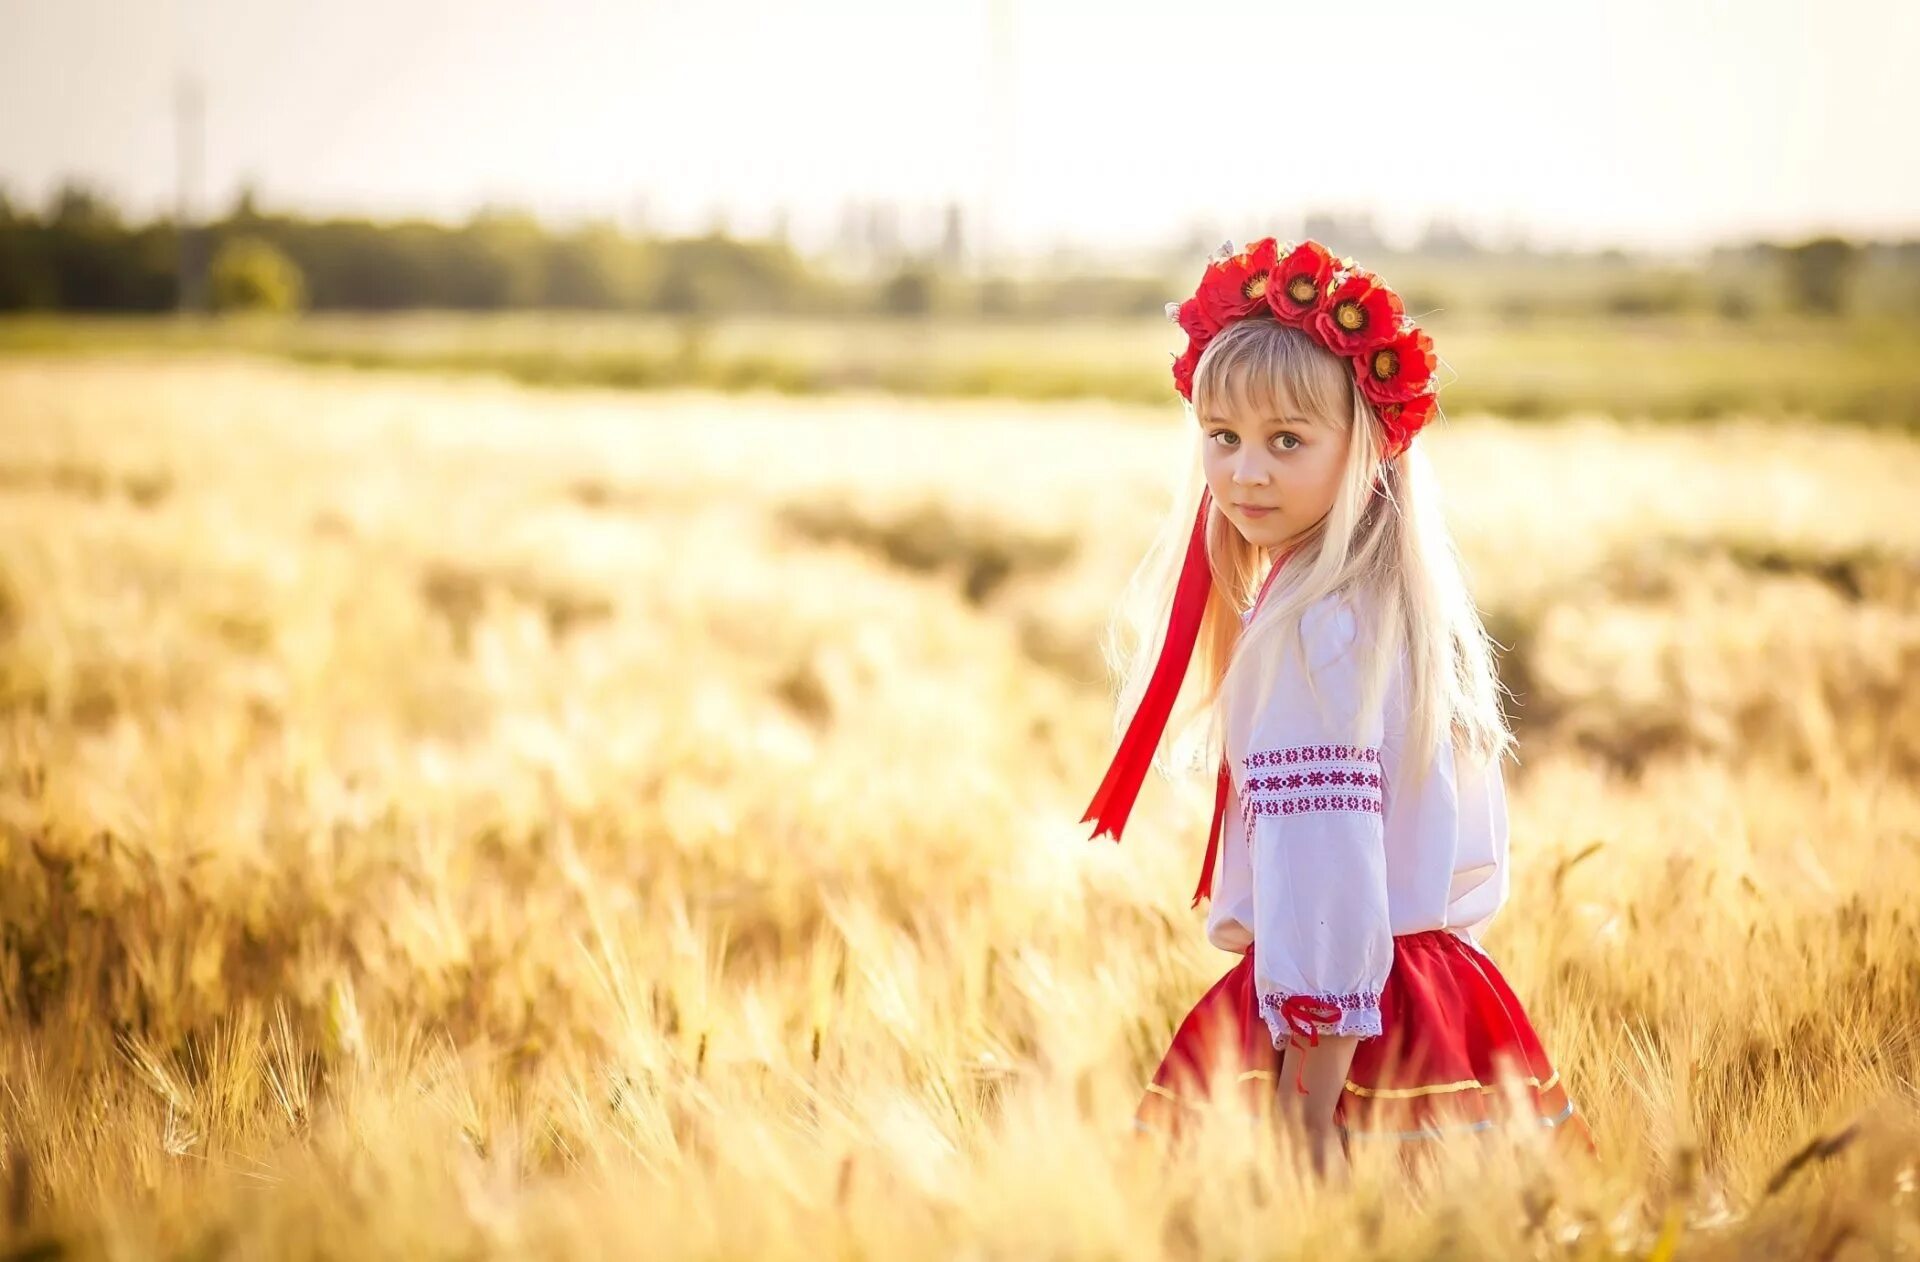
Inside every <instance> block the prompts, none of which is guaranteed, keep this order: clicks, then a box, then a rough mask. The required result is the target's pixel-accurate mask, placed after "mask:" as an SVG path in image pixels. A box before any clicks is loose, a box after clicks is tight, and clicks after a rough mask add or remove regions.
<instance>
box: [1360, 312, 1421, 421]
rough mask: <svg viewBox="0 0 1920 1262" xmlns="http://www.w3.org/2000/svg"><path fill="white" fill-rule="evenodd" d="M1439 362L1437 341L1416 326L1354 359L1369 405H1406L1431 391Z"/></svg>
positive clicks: (1362, 391) (1361, 389) (1362, 390)
mask: <svg viewBox="0 0 1920 1262" xmlns="http://www.w3.org/2000/svg"><path fill="white" fill-rule="evenodd" d="M1437 362H1438V361H1437V360H1435V358H1434V355H1433V339H1432V338H1430V337H1428V336H1427V333H1426V330H1425V329H1422V328H1419V327H1417V326H1416V327H1413V328H1409V329H1407V330H1406V331H1405V332H1404V333H1398V334H1395V335H1394V337H1393V338H1392V339H1391V340H1389V341H1387V342H1385V343H1383V344H1381V345H1379V346H1376V347H1374V348H1373V349H1372V350H1370V351H1367V352H1365V353H1363V354H1360V355H1356V356H1354V359H1353V366H1354V368H1355V370H1356V372H1355V375H1356V376H1357V377H1358V378H1359V382H1360V392H1361V393H1362V394H1364V395H1366V396H1367V400H1368V402H1371V403H1375V404H1380V403H1406V402H1409V401H1410V400H1411V399H1412V398H1413V396H1415V395H1416V394H1419V393H1421V392H1422V391H1424V390H1425V389H1426V388H1427V383H1428V382H1430V381H1432V380H1433V368H1434V364H1435V363H1437Z"/></svg>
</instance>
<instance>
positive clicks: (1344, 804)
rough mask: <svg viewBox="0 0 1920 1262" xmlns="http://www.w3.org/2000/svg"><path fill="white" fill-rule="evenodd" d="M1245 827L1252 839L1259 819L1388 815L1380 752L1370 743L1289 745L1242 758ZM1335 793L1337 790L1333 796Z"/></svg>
mask: <svg viewBox="0 0 1920 1262" xmlns="http://www.w3.org/2000/svg"><path fill="white" fill-rule="evenodd" d="M1240 761H1241V764H1242V765H1243V766H1244V767H1245V768H1246V771H1247V774H1246V776H1245V780H1244V783H1243V784H1242V786H1241V790H1240V823H1241V826H1242V827H1243V828H1244V829H1245V830H1246V832H1247V836H1248V839H1249V841H1251V838H1252V836H1253V821H1254V817H1255V816H1258V815H1305V814H1309V813H1312V812H1315V811H1359V812H1361V813H1363V814H1372V815H1379V814H1383V813H1384V806H1383V799H1382V797H1381V782H1380V751H1379V750H1378V749H1376V748H1374V747H1372V746H1368V745H1289V746H1286V747H1285V748H1281V749H1257V750H1255V751H1253V752H1252V753H1250V754H1248V755H1247V756H1246V757H1245V758H1242V759H1241V760H1240ZM1329 790H1331V792H1329Z"/></svg>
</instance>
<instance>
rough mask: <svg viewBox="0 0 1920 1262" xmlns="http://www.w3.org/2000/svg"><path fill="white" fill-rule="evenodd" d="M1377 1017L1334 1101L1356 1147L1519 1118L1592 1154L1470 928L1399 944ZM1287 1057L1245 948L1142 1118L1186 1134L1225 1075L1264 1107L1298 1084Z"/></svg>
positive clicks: (1343, 1134)
mask: <svg viewBox="0 0 1920 1262" xmlns="http://www.w3.org/2000/svg"><path fill="white" fill-rule="evenodd" d="M1380 1025H1381V1033H1380V1034H1379V1035H1378V1036H1377V1037H1372V1038H1366V1039H1362V1040H1361V1041H1360V1043H1359V1045H1358V1046H1357V1047H1356V1048H1355V1049H1354V1054H1353V1064H1352V1067H1351V1068H1350V1069H1348V1071H1347V1085H1346V1088H1345V1090H1343V1091H1342V1092H1341V1093H1340V1099H1339V1102H1338V1103H1337V1104H1336V1105H1335V1107H1334V1125H1335V1127H1336V1128H1337V1130H1338V1131H1339V1134H1340V1138H1341V1143H1342V1146H1343V1147H1344V1148H1345V1149H1346V1150H1347V1151H1348V1152H1349V1153H1352V1152H1353V1151H1354V1149H1355V1146H1356V1145H1358V1144H1361V1143H1367V1142H1375V1141H1419V1140H1434V1139H1444V1138H1447V1137H1448V1136H1450V1135H1453V1134H1456V1133H1467V1132H1473V1131H1487V1130H1492V1129H1494V1128H1495V1127H1496V1126H1498V1125H1499V1124H1501V1123H1503V1122H1512V1121H1515V1120H1519V1121H1523V1122H1527V1121H1530V1122H1532V1123H1537V1124H1538V1125H1540V1126H1546V1127H1551V1128H1553V1129H1554V1130H1555V1131H1556V1132H1557V1134H1556V1139H1561V1138H1564V1140H1565V1142H1568V1143H1571V1144H1573V1145H1574V1146H1575V1147H1577V1148H1581V1149H1584V1150H1585V1151H1586V1152H1588V1153H1589V1154H1592V1153H1595V1152H1596V1149H1595V1147H1594V1143H1593V1136H1592V1133H1591V1132H1590V1131H1589V1130H1588V1129H1587V1124H1586V1119H1585V1118H1583V1117H1581V1116H1579V1115H1578V1114H1576V1113H1575V1112H1574V1107H1573V1097H1572V1096H1570V1095H1569V1094H1568V1093H1567V1088H1566V1084H1565V1083H1564V1082H1562V1081H1561V1079H1560V1075H1559V1073H1558V1072H1556V1071H1555V1070H1554V1068H1553V1066H1552V1064H1550V1063H1549V1062H1548V1060H1547V1054H1546V1050H1545V1049H1544V1048H1543V1047H1542V1046H1541V1043H1540V1036H1539V1035H1538V1034H1536V1033H1535V1032H1534V1028H1533V1025H1532V1023H1531V1022H1530V1021H1528V1020H1527V1014H1526V1012H1525V1011H1524V1010H1523V1009H1522V1008H1521V1006H1520V1001H1519V999H1517V998H1515V997H1514V993H1513V991H1512V989H1511V988H1510V987H1509V986H1508V985H1507V980H1506V978H1504V977H1502V976H1501V975H1500V970H1499V969H1497V968H1495V967H1494V964H1493V961H1492V960H1491V959H1489V958H1488V957H1487V956H1486V955H1485V954H1484V953H1483V952H1481V951H1479V950H1478V949H1476V948H1475V947H1473V946H1472V945H1471V944H1470V943H1468V942H1467V941H1466V940H1465V939H1463V938H1462V937H1460V935H1458V934H1456V933H1453V932H1451V931H1449V930H1445V929H1430V930H1427V931H1425V932H1422V933H1411V934H1406V935H1403V936H1401V937H1396V938H1395V939H1394V940H1393V967H1392V968H1391V969H1390V970H1389V971H1388V973H1387V981H1386V985H1385V986H1383V987H1382V988H1381V991H1380ZM1318 1050H1319V1049H1318V1048H1315V1049H1311V1050H1309V1051H1308V1052H1307V1053H1306V1054H1307V1055H1308V1056H1312V1055H1313V1054H1314V1053H1315V1052H1316V1051H1318ZM1280 1064H1281V1053H1280V1051H1279V1049H1277V1048H1275V1047H1274V1045H1273V1036H1272V1034H1271V1033H1270V1032H1269V1028H1268V1026H1267V1023H1266V1021H1265V1020H1264V1019H1263V1018H1262V1017H1261V1015H1260V1011H1259V996H1258V994H1257V993H1256V992H1255V989H1254V984H1253V952H1252V951H1251V950H1248V951H1247V952H1246V954H1244V955H1243V956H1241V958H1240V962H1239V963H1238V964H1235V965H1234V966H1233V967H1232V968H1231V969H1229V970H1228V971H1227V975H1226V976H1225V977H1222V978H1221V979H1220V980H1219V981H1218V982H1216V983H1214V985H1213V988H1212V989H1211V990H1209V991H1207V993H1206V994H1205V995H1204V996H1203V997H1202V998H1201V1000H1200V1002H1199V1003H1197V1004H1195V1005H1194V1008H1193V1011H1191V1012H1189V1013H1188V1014H1187V1017H1186V1020H1184V1021H1182V1022H1181V1023H1180V1028H1179V1030H1178V1031H1177V1032H1176V1033H1175V1034H1174V1036H1173V1046H1172V1047H1170V1048H1168V1049H1167V1054H1166V1056H1165V1057H1164V1058H1163V1059H1162V1060H1161V1062H1160V1068H1159V1069H1158V1070H1156V1071H1155V1072H1154V1075H1153V1081H1152V1082H1151V1083H1150V1084H1148V1086H1147V1090H1146V1094H1145V1095H1144V1096H1142V1097H1141V1100H1140V1106H1139V1108H1138V1110H1136V1112H1135V1114H1134V1124H1135V1126H1136V1127H1137V1128H1138V1129H1140V1130H1143V1131H1147V1132H1151V1133H1158V1134H1167V1135H1175V1134H1178V1133H1179V1130H1180V1123H1181V1119H1182V1115H1183V1114H1184V1113H1185V1112H1186V1111H1187V1110H1188V1109H1191V1108H1193V1107H1195V1106H1196V1105H1197V1104H1199V1103H1201V1102H1202V1101H1205V1100H1207V1099H1209V1098H1211V1091H1210V1090H1209V1088H1210V1087H1211V1088H1212V1089H1213V1090H1220V1089H1221V1085H1222V1084H1223V1083H1225V1084H1231V1085H1230V1086H1229V1087H1227V1088H1226V1089H1227V1090H1230V1091H1232V1092H1234V1093H1235V1094H1236V1095H1237V1097H1238V1098H1239V1099H1240V1100H1241V1102H1242V1103H1243V1104H1244V1106H1245V1107H1246V1108H1247V1110H1248V1111H1249V1112H1259V1111H1260V1110H1262V1109H1263V1108H1264V1107H1265V1105H1266V1104H1267V1103H1268V1102H1269V1100H1270V1098H1271V1097H1272V1095H1273V1093H1274V1091H1275V1090H1276V1089H1286V1090H1291V1089H1292V1084H1284V1085H1283V1084H1281V1083H1280V1082H1279V1078H1280ZM1210 1070H1211V1073H1212V1076H1210V1073H1209V1071H1210Z"/></svg>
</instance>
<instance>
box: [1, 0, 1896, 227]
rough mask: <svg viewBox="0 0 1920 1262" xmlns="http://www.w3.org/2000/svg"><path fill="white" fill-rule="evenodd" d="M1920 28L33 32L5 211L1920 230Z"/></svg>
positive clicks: (493, 12)
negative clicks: (945, 211)
mask: <svg viewBox="0 0 1920 1262" xmlns="http://www.w3.org/2000/svg"><path fill="white" fill-rule="evenodd" d="M1916 58H1920V3H1914V2H1913V0H1826V2H1823V3H1801V2H1790V0H1740V2H1738V3H1706V2H1705V0H1610V2H1602V0H1530V2H1526V3H1518V2H1510V0H1449V2H1448V3H1434V2H1432V0H1426V2H1424V3H1411V2H1403V0H1374V2H1373V3H1367V4H1364V5H1361V4H1341V3H1336V2H1334V0H1323V3H1320V4H1315V5H1306V4H1295V3H1290V2H1274V0H1268V2H1267V3H1240V2H1229V0H1178V2H1172V3H1164V4H1148V3H1140V2H1136V0H1107V2H1106V3H1098V4H1094V3H1084V4H1083V3H1071V2H1069V0H807V2H806V3H794V2H789V3H784V4H783V3H775V2H772V0H700V2H699V3H681V4H661V3H647V2H644V0H628V2H626V3H590V2H588V0H547V2H546V3H542V4H529V3H526V2H525V0H460V2H459V3H444V2H439V0H327V2H326V3H324V4H322V3H309V2H307V0H0V189H4V190H6V192H7V193H8V194H9V195H10V196H11V197H12V198H13V200H14V201H15V202H16V203H17V202H21V201H25V202H26V203H28V204H31V205H36V206H38V205H44V204H45V199H46V197H47V195H48V194H49V193H50V192H51V191H52V190H53V189H54V188H56V187H57V186H58V185H59V184H60V183H61V182H62V181H63V180H64V179H66V178H68V177H80V178H84V179H87V180H89V181H90V182H92V183H93V184H94V185H95V186H96V187H98V188H100V189H101V190H102V191H105V192H107V193H109V194H110V195H112V196H114V197H115V198H116V199H117V200H118V201H119V202H120V203H121V204H122V205H123V206H124V207H126V208H127V209H128V210H129V211H130V212H131V213H133V214H134V215H135V216H136V217H144V216H145V215H147V214H149V213H159V212H164V211H167V210H169V209H170V208H171V207H172V206H173V204H174V203H175V200H176V197H177V196H178V191H179V189H180V187H181V184H182V176H181V175H180V171H179V167H180V163H179V161H178V153H179V149H180V146H179V144H178V143H177V140H178V135H179V130H178V126H177V119H176V114H177V111H176V100H177V97H178V94H179V85H180V84H181V83H182V82H183V81H188V80H190V81H192V82H194V83H197V84H198V85H199V92H200V94H201V97H202V100H203V102H204V104H203V110H204V114H203V119H204V121H203V129H204V130H203V141H202V153H201V159H200V165H199V169H198V171H197V174H195V175H191V176H189V177H187V180H186V182H187V184H188V185H189V188H190V194H189V195H190V197H191V199H192V204H194V205H195V206H197V207H199V208H200V209H202V210H206V209H212V210H215V211H218V210H220V209H223V208H225V207H226V206H228V205H230V204H231V201H232V199H233V197H234V196H235V195H236V193H237V191H238V190H239V189H240V188H241V187H242V186H243V185H248V184H250V185H251V186H252V187H253V188H254V189H255V190H256V195H257V197H258V200H259V201H260V203H261V204H263V205H264V206H266V207H268V208H271V209H278V210H294V211H300V212H305V213H314V214H327V213H363V214H372V215H377V216H382V217H388V216H396V217H397V216H401V215H411V214H418V215H428V216H433V217H438V218H445V219H458V218H462V217H464V216H465V215H466V214H467V213H469V212H470V211H472V210H473V209H475V208H476V207H478V206H480V205H482V204H486V203H495V204H499V203H508V204H513V205H519V206H524V207H527V208H529V209H532V210H534V211H536V212H537V213H539V214H541V215H543V216H545V217H547V218H549V219H550V220H554V221H556V222H559V221H566V220H570V219H575V218H578V217H582V216H587V215H604V216H610V217H613V218H614V219H616V220H617V221H619V222H622V223H623V224H628V225H637V224H639V223H642V222H644V223H646V224H648V225H650V226H652V227H654V228H657V229H660V230H666V231H692V230H698V229H702V228H705V227H706V226H708V225H709V224H711V223H713V222H715V221H716V219H722V218H723V219H724V221H725V222H726V223H728V224H729V225H731V227H732V228H733V229H734V230H736V231H741V232H750V233H751V232H758V231H764V230H766V228H767V227H768V226H770V225H771V224H772V223H773V222H774V220H775V217H776V215H784V217H785V221H786V223H787V224H788V226H789V229H790V230H791V232H792V234H793V236H794V237H795V239H796V241H798V242H800V243H801V244H802V245H803V246H804V245H807V244H809V243H817V242H823V241H824V240H825V239H826V237H827V235H828V234H829V233H830V232H831V231H832V228H833V225H834V224H835V222H836V221H837V216H838V215H839V213H840V211H841V208H842V207H843V206H844V205H845V204H847V203H848V202H849V201H855V200H885V201H890V202H895V203H898V204H900V205H901V206H902V207H903V208H904V213H905V214H906V216H907V221H908V223H909V225H913V224H918V223H921V222H923V221H930V220H931V218H932V216H934V215H936V214H937V213H938V208H939V207H940V206H942V205H943V204H945V203H947V202H949V201H954V202H958V203H959V204H961V205H962V206H963V207H964V209H965V210H966V212H967V214H968V216H969V218H970V221H971V222H973V223H974V224H976V225H987V226H989V227H990V230H991V232H992V233H993V238H994V240H995V242H996V243H998V244H1000V245H1002V246H1004V247H1005V248H1008V249H1026V248H1034V249H1038V248H1043V247H1046V246H1050V245H1054V244H1059V243H1071V244H1075V245H1078V246H1081V247H1083V248H1087V249H1094V250H1099V249H1121V248H1128V247H1135V246H1147V245H1157V244H1165V243H1168V242H1171V241H1174V240H1178V239H1182V238H1184V237H1185V236H1186V235H1187V233H1188V232H1189V231H1191V230H1192V229H1193V228H1194V227H1195V226H1197V225H1200V226H1204V227H1206V228H1211V229H1212V230H1214V231H1217V232H1218V233H1219V234H1220V235H1223V236H1231V237H1233V238H1234V239H1236V240H1244V239H1250V238H1253V237H1256V236H1261V235H1265V234H1266V233H1267V232H1269V231H1273V232H1277V233H1279V234H1280V235H1285V234H1286V232H1287V230H1288V226H1289V224H1290V223H1291V222H1292V217H1297V216H1298V215H1300V214H1302V213H1303V212H1305V211H1308V210H1315V209H1318V210H1329V211H1336V212H1356V211H1357V212H1365V213H1368V214H1371V215H1373V216H1374V218H1375V221H1376V223H1378V224H1379V225H1380V227H1381V229H1382V231H1383V232H1384V234H1385V235H1386V236H1387V237H1388V238H1389V240H1394V239H1411V237H1412V236H1413V235H1414V234H1415V233H1417V232H1418V231H1419V229H1420V228H1421V227H1422V225H1424V224H1425V223H1426V222H1427V221H1428V220H1429V219H1431V218H1433V217H1436V216H1438V217H1444V218H1448V219H1451V220H1453V221H1455V222H1457V223H1459V224H1461V225H1462V226H1464V227H1466V228H1467V229H1469V230H1470V231H1473V232H1476V233H1478V234H1480V235H1482V236H1484V237H1488V238H1490V239H1494V240H1511V239H1513V238H1514V237H1516V236H1524V237H1525V238H1526V239H1528V240H1530V241H1531V242H1533V243H1534V244H1536V245H1542V246H1571V247H1576V248H1592V247H1598V246H1605V245H1623V246H1627V247H1631V248H1642V249H1655V250H1686V249H1692V248H1698V247H1700V246H1704V245H1707V244H1711V243H1713V242H1716V241H1724V240H1745V239H1751V238H1753V237H1758V236H1768V237H1775V238H1784V237H1792V236H1797V235H1804V234H1807V233H1810V232H1814V231H1824V230H1837V231H1841V232H1846V233H1850V234H1855V235H1880V236H1894V235H1916V234H1920V159H1916V157H1915V156H1914V154H1915V151H1916V149H1920V146H1915V145H1913V144H1911V143H1910V136H1911V123H1912V120H1913V119H1914V118H1915V117H1916V115H1920V74H1915V73H1913V70H1912V67H1913V66H1914V65H1915V63H1916Z"/></svg>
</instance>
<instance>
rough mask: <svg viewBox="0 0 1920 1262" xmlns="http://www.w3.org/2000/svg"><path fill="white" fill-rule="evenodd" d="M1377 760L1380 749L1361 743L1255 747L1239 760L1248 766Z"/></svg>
mask: <svg viewBox="0 0 1920 1262" xmlns="http://www.w3.org/2000/svg"><path fill="white" fill-rule="evenodd" d="M1333 760H1338V761H1340V762H1379V761H1380V751H1379V750H1377V749H1375V748H1373V747H1372V746H1363V745H1289V746H1287V747H1286V748H1285V749H1256V750H1254V751H1253V752H1252V753H1251V754H1248V755H1247V756H1246V757H1245V758H1242V759H1241V760H1240V761H1241V762H1242V763H1244V764H1245V765H1246V766H1247V767H1248V768H1250V769H1251V768H1253V767H1277V766H1279V765H1280V764H1282V763H1296V762H1329V761H1333Z"/></svg>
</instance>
